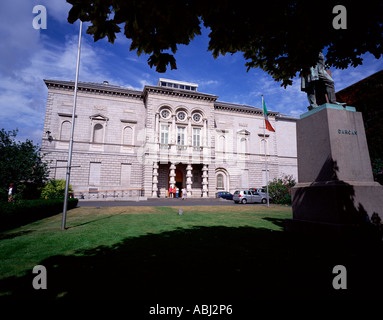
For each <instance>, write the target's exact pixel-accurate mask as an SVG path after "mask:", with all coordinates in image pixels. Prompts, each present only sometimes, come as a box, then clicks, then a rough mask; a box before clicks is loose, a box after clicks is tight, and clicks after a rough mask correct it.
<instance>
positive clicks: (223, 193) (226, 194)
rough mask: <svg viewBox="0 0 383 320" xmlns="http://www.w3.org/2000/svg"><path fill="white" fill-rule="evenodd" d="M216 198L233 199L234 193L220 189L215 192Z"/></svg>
mask: <svg viewBox="0 0 383 320" xmlns="http://www.w3.org/2000/svg"><path fill="white" fill-rule="evenodd" d="M215 197H216V198H222V199H226V200H233V195H232V194H231V193H230V192H228V191H220V192H217V193H216V194H215Z"/></svg>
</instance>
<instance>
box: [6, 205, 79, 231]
mask: <svg viewBox="0 0 383 320" xmlns="http://www.w3.org/2000/svg"><path fill="white" fill-rule="evenodd" d="M77 203H78V199H68V209H73V208H75V207H76V206H77ZM63 205H64V200H63V199H37V200H19V201H15V202H1V203H0V230H8V229H12V228H15V227H18V226H22V225H25V224H28V223H31V222H33V221H36V220H40V219H43V218H46V217H50V216H53V215H56V214H58V213H60V212H62V211H63Z"/></svg>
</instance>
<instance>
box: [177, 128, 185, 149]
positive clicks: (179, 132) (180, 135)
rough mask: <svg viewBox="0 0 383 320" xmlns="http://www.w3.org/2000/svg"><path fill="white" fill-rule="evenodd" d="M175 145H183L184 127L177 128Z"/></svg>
mask: <svg viewBox="0 0 383 320" xmlns="http://www.w3.org/2000/svg"><path fill="white" fill-rule="evenodd" d="M177 144H179V145H185V127H178V128H177Z"/></svg>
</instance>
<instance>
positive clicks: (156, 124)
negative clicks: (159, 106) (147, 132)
mask: <svg viewBox="0 0 383 320" xmlns="http://www.w3.org/2000/svg"><path fill="white" fill-rule="evenodd" d="M159 118H160V115H159V113H158V112H157V113H156V114H155V116H154V123H155V126H154V143H158V142H159V136H160V132H159V131H160V130H159Z"/></svg>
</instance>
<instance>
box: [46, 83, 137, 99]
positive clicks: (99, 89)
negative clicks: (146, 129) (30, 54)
mask: <svg viewBox="0 0 383 320" xmlns="http://www.w3.org/2000/svg"><path fill="white" fill-rule="evenodd" d="M44 82H45V84H46V86H47V87H48V89H61V90H65V91H73V90H74V81H62V80H44ZM78 91H79V92H91V93H95V94H103V95H112V96H117V97H132V98H136V99H140V100H141V99H143V96H142V92H141V91H137V90H133V89H127V88H124V87H120V86H114V85H109V84H101V83H92V82H79V83H78Z"/></svg>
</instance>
